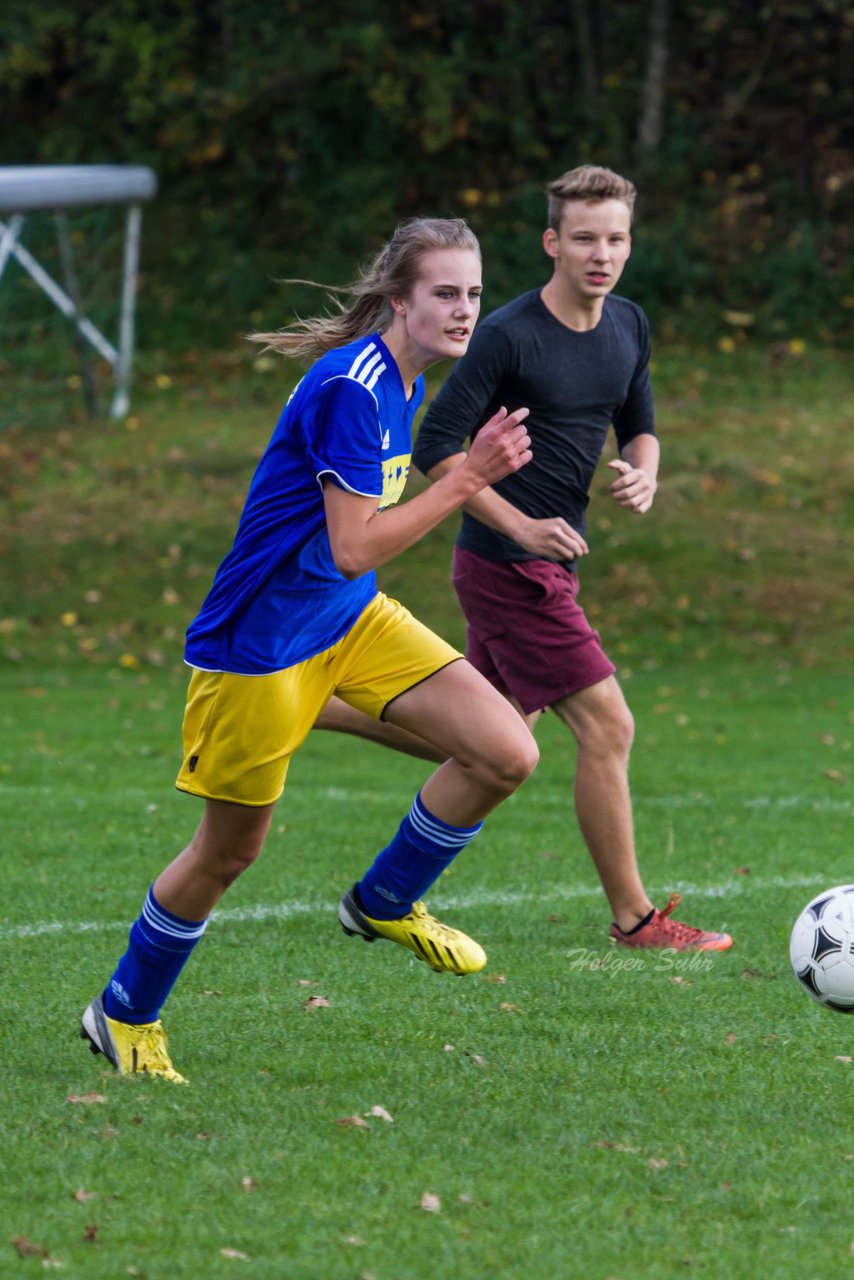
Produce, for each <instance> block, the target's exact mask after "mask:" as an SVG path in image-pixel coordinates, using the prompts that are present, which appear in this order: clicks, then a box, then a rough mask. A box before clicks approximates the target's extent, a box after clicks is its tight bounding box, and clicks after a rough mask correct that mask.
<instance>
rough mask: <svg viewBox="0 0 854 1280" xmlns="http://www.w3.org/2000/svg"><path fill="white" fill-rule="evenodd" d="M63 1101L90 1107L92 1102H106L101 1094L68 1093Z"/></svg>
mask: <svg viewBox="0 0 854 1280" xmlns="http://www.w3.org/2000/svg"><path fill="white" fill-rule="evenodd" d="M65 1101H66V1102H82V1103H83V1105H84V1106H87V1107H90V1106H91V1105H92V1103H93V1102H106V1101H107V1099H106V1097H105V1095H104V1094H103V1093H69V1095H68V1097H67V1098H66V1099H65Z"/></svg>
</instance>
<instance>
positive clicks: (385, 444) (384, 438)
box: [381, 428, 391, 449]
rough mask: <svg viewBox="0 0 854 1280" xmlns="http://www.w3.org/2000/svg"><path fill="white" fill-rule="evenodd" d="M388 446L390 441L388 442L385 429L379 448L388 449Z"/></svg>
mask: <svg viewBox="0 0 854 1280" xmlns="http://www.w3.org/2000/svg"><path fill="white" fill-rule="evenodd" d="M390 444H391V441H390V440H389V437H388V428H386V433H385V435H384V436H383V442H382V445H381V448H383V449H388V447H389V445H390Z"/></svg>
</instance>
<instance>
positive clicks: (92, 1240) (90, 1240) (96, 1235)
mask: <svg viewBox="0 0 854 1280" xmlns="http://www.w3.org/2000/svg"><path fill="white" fill-rule="evenodd" d="M80 1238H81V1240H85V1241H86V1243H87V1244H99V1243H100V1240H101V1228H100V1227H99V1226H98V1224H97V1222H90V1223H89V1226H88V1227H87V1228H86V1230H85V1231H84V1232H83V1235H82V1236H81V1237H80Z"/></svg>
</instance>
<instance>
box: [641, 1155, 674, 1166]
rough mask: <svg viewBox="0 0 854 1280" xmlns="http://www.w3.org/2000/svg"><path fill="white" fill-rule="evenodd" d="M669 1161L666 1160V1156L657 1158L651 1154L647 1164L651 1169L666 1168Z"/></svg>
mask: <svg viewBox="0 0 854 1280" xmlns="http://www.w3.org/2000/svg"><path fill="white" fill-rule="evenodd" d="M669 1163H670V1162H669V1161H668V1160H665V1158H664V1156H662V1157H661V1159H660V1160H657V1159H656V1158H655V1156H650V1158H649V1159H648V1160H647V1164H648V1165H649V1167H650V1169H666V1168H667V1166H668V1164H669Z"/></svg>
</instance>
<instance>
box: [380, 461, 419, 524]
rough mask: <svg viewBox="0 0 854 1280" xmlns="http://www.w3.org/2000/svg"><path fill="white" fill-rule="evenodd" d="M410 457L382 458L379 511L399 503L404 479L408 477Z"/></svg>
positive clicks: (404, 483) (404, 482)
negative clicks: (381, 485) (381, 493)
mask: <svg viewBox="0 0 854 1280" xmlns="http://www.w3.org/2000/svg"><path fill="white" fill-rule="evenodd" d="M411 457H412V455H411V454H409V453H399V454H398V455H397V457H396V458H383V496H382V499H381V500H380V510H381V511H382V509H383V508H384V507H393V506H394V504H395V503H396V502H399V501H400V496H401V494H402V493H403V490H404V486H405V485H406V477H407V476H408V475H409V463H410V459H411Z"/></svg>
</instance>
